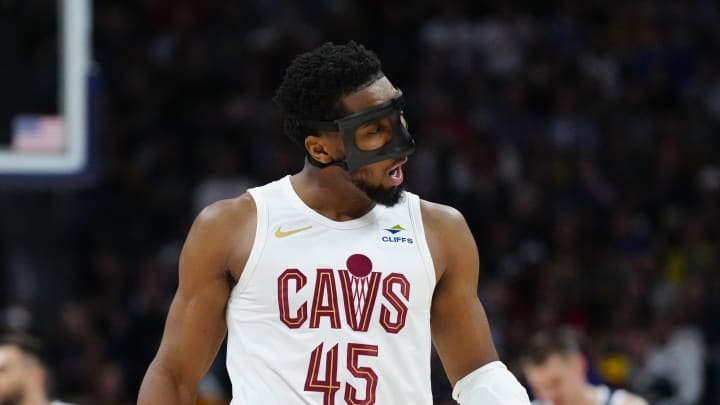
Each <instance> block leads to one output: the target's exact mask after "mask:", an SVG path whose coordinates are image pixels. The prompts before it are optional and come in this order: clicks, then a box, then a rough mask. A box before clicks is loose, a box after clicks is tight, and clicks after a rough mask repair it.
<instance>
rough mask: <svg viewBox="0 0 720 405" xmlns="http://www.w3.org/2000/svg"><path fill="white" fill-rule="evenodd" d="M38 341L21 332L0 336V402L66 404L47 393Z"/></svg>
mask: <svg viewBox="0 0 720 405" xmlns="http://www.w3.org/2000/svg"><path fill="white" fill-rule="evenodd" d="M41 352H42V344H41V343H40V341H39V340H37V339H35V338H33V337H32V336H29V335H25V334H5V335H2V336H0V405H68V404H66V403H65V402H60V401H51V400H49V399H48V395H47V382H48V371H47V369H46V368H45V365H44V364H43V362H42V360H41Z"/></svg>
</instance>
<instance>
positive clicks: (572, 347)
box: [522, 328, 581, 366]
mask: <svg viewBox="0 0 720 405" xmlns="http://www.w3.org/2000/svg"><path fill="white" fill-rule="evenodd" d="M580 353H581V351H580V341H579V339H578V337H577V334H576V333H575V331H573V330H572V329H569V328H557V329H547V330H542V331H539V332H537V333H535V334H534V335H533V336H532V337H531V338H530V341H529V342H528V346H527V348H526V349H525V352H524V353H523V356H522V362H523V363H524V364H533V365H536V366H537V365H540V364H543V363H545V361H547V359H548V358H550V356H552V355H555V354H559V355H561V356H568V355H572V354H580Z"/></svg>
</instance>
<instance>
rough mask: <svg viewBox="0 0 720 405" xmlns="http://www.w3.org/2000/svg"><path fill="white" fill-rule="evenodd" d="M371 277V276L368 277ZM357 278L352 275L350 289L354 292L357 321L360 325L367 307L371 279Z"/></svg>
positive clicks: (366, 277)
mask: <svg viewBox="0 0 720 405" xmlns="http://www.w3.org/2000/svg"><path fill="white" fill-rule="evenodd" d="M368 276H369V275H368ZM368 276H365V277H357V276H353V275H351V276H350V277H351V283H350V289H351V290H352V296H353V305H354V307H355V308H354V309H355V321H356V322H357V324H358V325H359V324H360V318H361V317H362V310H363V308H364V307H365V299H366V297H367V291H368V286H369V285H370V277H368Z"/></svg>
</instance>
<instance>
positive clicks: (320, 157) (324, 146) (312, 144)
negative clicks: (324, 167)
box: [305, 134, 336, 164]
mask: <svg viewBox="0 0 720 405" xmlns="http://www.w3.org/2000/svg"><path fill="white" fill-rule="evenodd" d="M333 139H334V137H333V136H330V135H328V134H319V135H315V134H313V135H308V136H307V137H305V149H306V150H307V151H308V154H309V155H310V156H311V157H312V158H313V159H315V160H317V161H318V162H320V163H325V164H329V163H332V162H333V161H335V158H334V157H333V156H335V155H336V150H335V149H336V147H335V145H334V143H333V142H332V141H333Z"/></svg>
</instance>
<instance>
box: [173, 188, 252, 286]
mask: <svg viewBox="0 0 720 405" xmlns="http://www.w3.org/2000/svg"><path fill="white" fill-rule="evenodd" d="M256 224H257V212H256V206H255V201H254V200H253V198H252V196H251V195H250V194H249V193H245V194H243V195H241V196H239V197H236V198H232V199H226V200H220V201H217V202H215V203H213V204H210V205H208V206H207V207H205V208H204V209H203V210H202V211H201V212H200V214H198V216H197V217H196V218H195V221H194V222H193V225H192V228H191V229H190V233H189V234H188V237H187V240H186V242H185V248H184V250H186V251H187V253H188V255H192V254H193V253H194V252H197V253H198V254H200V255H202V256H204V257H208V256H212V257H215V258H216V259H217V260H218V262H217V263H216V266H213V267H215V268H216V269H217V270H218V271H221V272H229V273H230V275H232V276H233V278H234V279H235V280H237V279H238V278H239V276H240V272H241V271H242V268H243V267H244V266H245V262H246V261H247V257H248V256H249V254H250V249H251V248H252V245H253V242H254V240H255V227H256Z"/></svg>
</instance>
